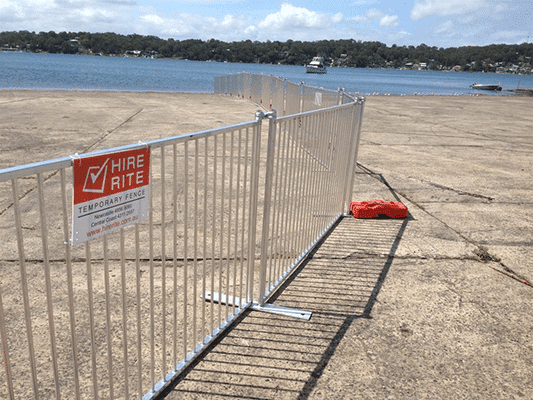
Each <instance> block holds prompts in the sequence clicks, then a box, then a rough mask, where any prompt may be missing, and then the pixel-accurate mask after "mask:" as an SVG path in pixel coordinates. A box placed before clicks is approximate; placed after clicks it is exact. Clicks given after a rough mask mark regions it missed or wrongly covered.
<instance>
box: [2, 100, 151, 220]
mask: <svg viewBox="0 0 533 400" xmlns="http://www.w3.org/2000/svg"><path fill="white" fill-rule="evenodd" d="M143 110H144V108H141V109H140V110H138V111H137V112H135V113H134V114H133V115H132V116H130V117H129V118H128V119H126V120H125V121H123V122H121V123H120V124H119V125H117V126H116V127H115V128H113V129H111V130H110V131H108V132H107V133H104V134H103V135H102V136H100V138H98V139H97V140H96V141H94V142H93V143H91V144H90V145H89V146H87V147H86V148H85V149H83V150H82V151H80V152H78V154H85V153H88V152H89V151H90V150H91V149H93V148H94V147H96V146H97V145H98V144H100V143H102V142H103V141H104V140H105V139H106V138H107V137H108V136H109V135H111V134H112V133H113V132H115V131H116V130H117V129H118V128H120V127H121V126H123V125H124V124H127V123H128V122H130V121H131V120H132V119H133V118H135V117H136V116H137V115H138V114H140V113H141V112H142V111H143ZM58 173H59V170H57V171H54V172H51V173H50V174H48V175H47V176H45V177H43V183H44V182H47V181H48V180H50V179H52V178H53V177H54V176H56V175H57V174H58ZM37 187H38V184H35V185H33V186H32V187H30V188H29V189H28V190H26V191H25V192H24V193H22V194H21V195H20V196H19V201H20V200H22V199H23V198H25V197H26V196H27V195H29V194H30V193H32V192H33V191H34V190H36V189H37ZM13 204H14V203H10V204H8V205H7V206H6V207H4V209H3V210H0V217H1V216H2V215H4V213H5V212H6V211H7V210H9V209H10V208H11V207H13Z"/></svg>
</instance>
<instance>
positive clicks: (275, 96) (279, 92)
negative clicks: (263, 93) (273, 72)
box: [270, 77, 285, 116]
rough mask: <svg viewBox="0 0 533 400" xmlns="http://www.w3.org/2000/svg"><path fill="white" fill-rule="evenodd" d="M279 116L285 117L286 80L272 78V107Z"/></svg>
mask: <svg viewBox="0 0 533 400" xmlns="http://www.w3.org/2000/svg"><path fill="white" fill-rule="evenodd" d="M270 108H271V109H274V110H276V111H277V113H278V115H279V116H283V115H285V80H283V79H280V78H277V77H272V106H271V107H270Z"/></svg>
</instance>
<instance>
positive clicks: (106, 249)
mask: <svg viewBox="0 0 533 400" xmlns="http://www.w3.org/2000/svg"><path fill="white" fill-rule="evenodd" d="M104 287H105V303H106V331H107V373H108V374H109V397H110V398H111V399H112V398H113V397H114V385H113V339H112V329H111V328H112V325H111V299H110V293H111V289H110V287H109V245H108V240H107V234H106V235H104Z"/></svg>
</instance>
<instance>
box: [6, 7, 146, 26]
mask: <svg viewBox="0 0 533 400" xmlns="http://www.w3.org/2000/svg"><path fill="white" fill-rule="evenodd" d="M135 7H136V2H135V1H134V0H97V1H91V0H18V1H13V0H2V2H1V3H0V24H2V28H3V29H5V30H9V29H12V30H24V29H26V30H30V31H49V30H52V31H56V32H60V31H79V30H91V31H93V32H94V31H99V30H100V31H117V30H119V29H120V28H123V27H124V26H126V25H127V24H128V23H129V22H130V21H128V20H127V17H126V15H127V14H128V13H131V11H132V10H133V9H134V8H135ZM89 27H90V28H89Z"/></svg>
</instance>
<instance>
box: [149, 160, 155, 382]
mask: <svg viewBox="0 0 533 400" xmlns="http://www.w3.org/2000/svg"><path fill="white" fill-rule="evenodd" d="M152 160H153V157H150V180H149V182H150V183H151V184H152V183H153V177H154V174H153V173H152V165H153V161H152ZM149 201H150V209H149V211H148V242H149V243H148V246H149V247H148V251H149V255H148V257H149V259H150V260H149V262H150V310H151V312H150V386H151V387H152V390H153V388H154V387H155V315H154V314H155V313H154V294H155V288H154V279H155V277H154V211H153V210H154V191H153V190H150V199H149Z"/></svg>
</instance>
